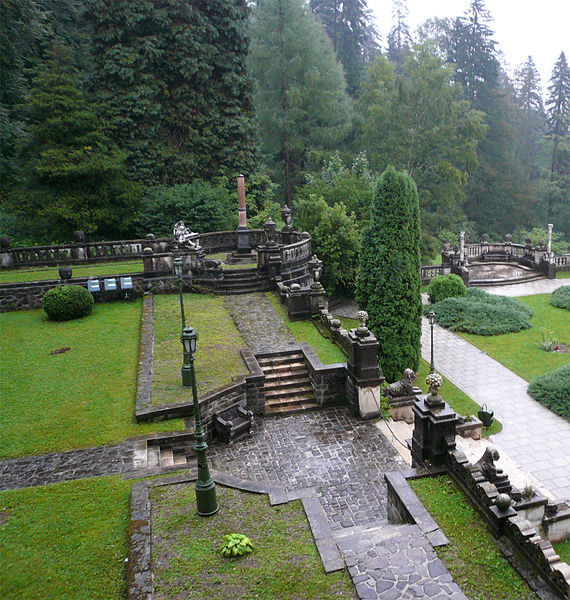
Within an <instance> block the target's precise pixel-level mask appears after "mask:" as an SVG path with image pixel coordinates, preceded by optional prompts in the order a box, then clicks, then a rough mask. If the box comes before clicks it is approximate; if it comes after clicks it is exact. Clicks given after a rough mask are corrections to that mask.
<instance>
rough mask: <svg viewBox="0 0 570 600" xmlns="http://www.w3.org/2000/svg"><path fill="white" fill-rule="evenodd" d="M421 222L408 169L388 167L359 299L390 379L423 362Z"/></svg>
mask: <svg viewBox="0 0 570 600" xmlns="http://www.w3.org/2000/svg"><path fill="white" fill-rule="evenodd" d="M419 245H420V220H419V206H418V192H417V189H416V185H415V183H414V181H413V179H412V178H411V177H410V176H409V175H408V174H407V173H406V172H405V171H404V172H397V171H396V169H394V167H388V168H387V169H386V171H384V173H383V174H382V175H381V177H380V178H379V180H378V182H377V183H376V189H375V195H374V203H373V205H372V209H371V218H370V224H369V225H368V227H367V228H366V229H365V230H364V232H363V234H362V239H361V245H360V267H359V272H358V280H357V295H356V297H357V300H358V303H359V306H360V308H361V309H363V310H366V311H367V312H368V314H369V316H370V321H369V323H368V326H369V328H370V329H371V331H372V332H373V333H374V335H375V336H376V338H377V339H378V348H379V349H378V359H379V363H380V366H381V368H382V371H383V372H384V375H385V376H386V378H387V379H388V381H396V380H397V379H398V378H399V376H400V374H401V373H402V372H403V371H404V369H406V368H411V369H413V370H414V371H415V370H416V369H417V366H418V362H419V359H420V335H421V298H420V253H419Z"/></svg>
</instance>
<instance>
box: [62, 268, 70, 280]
mask: <svg viewBox="0 0 570 600" xmlns="http://www.w3.org/2000/svg"><path fill="white" fill-rule="evenodd" d="M71 275H72V269H71V267H59V276H60V277H61V279H62V280H63V281H66V280H67V279H71Z"/></svg>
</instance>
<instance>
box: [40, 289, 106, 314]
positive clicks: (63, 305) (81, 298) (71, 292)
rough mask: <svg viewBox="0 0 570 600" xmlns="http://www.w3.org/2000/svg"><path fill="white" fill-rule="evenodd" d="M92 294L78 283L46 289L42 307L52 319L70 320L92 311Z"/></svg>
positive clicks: (93, 302)
mask: <svg viewBox="0 0 570 600" xmlns="http://www.w3.org/2000/svg"><path fill="white" fill-rule="evenodd" d="M94 304H95V301H94V300H93V295H92V294H91V292H89V291H88V290H87V289H85V288H84V287H81V286H80V285H65V286H60V287H56V288H52V289H51V290H48V291H47V292H46V293H45V294H44V296H43V298H42V307H43V309H44V310H45V311H46V314H47V316H48V317H49V318H50V319H51V320H52V321H71V320H72V319H80V318H81V317H86V316H87V315H90V314H91V313H92V312H93V306H94Z"/></svg>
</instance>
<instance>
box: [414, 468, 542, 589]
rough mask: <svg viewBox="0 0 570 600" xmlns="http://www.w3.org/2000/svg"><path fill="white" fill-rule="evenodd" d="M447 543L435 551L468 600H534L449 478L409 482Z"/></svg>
mask: <svg viewBox="0 0 570 600" xmlns="http://www.w3.org/2000/svg"><path fill="white" fill-rule="evenodd" d="M409 483H410V486H411V487H412V489H413V490H414V491H415V492H416V494H417V495H418V497H419V499H420V500H421V501H422V503H423V504H424V506H425V507H426V508H427V510H428V511H429V512H430V513H431V515H432V516H433V518H434V519H435V520H436V522H437V524H438V525H439V526H440V527H441V529H442V531H443V533H445V535H446V536H447V538H448V539H449V541H450V544H449V545H447V546H443V547H440V548H436V552H437V554H438V556H439V557H440V558H441V560H442V561H443V562H444V563H445V566H446V567H447V568H448V569H449V572H450V573H451V574H452V575H453V578H454V580H455V582H456V583H457V584H458V585H459V586H460V587H461V589H462V590H463V593H464V594H466V595H467V596H468V597H469V598H470V600H489V599H490V598H492V599H493V600H513V599H514V598H516V599H517V600H530V599H532V600H535V599H536V598H538V597H537V596H536V594H535V593H534V592H533V591H532V590H531V589H530V588H529V587H528V585H527V583H526V582H525V581H524V580H523V579H522V577H521V576H520V575H519V574H518V573H517V572H516V571H515V569H513V568H512V567H511V566H510V565H509V563H508V562H507V560H506V559H505V558H504V557H503V555H502V554H501V552H500V551H499V549H498V548H497V547H496V546H495V543H494V541H493V538H492V536H491V534H490V533H489V532H488V531H487V529H486V527H485V525H484V523H483V522H482V520H481V519H480V518H479V516H478V514H477V512H476V511H475V509H474V508H473V507H472V506H471V505H470V504H469V503H468V502H467V501H466V500H465V498H464V497H463V494H462V493H461V492H460V491H459V490H458V488H457V486H456V485H455V483H454V482H453V481H452V480H451V479H450V478H449V476H448V475H441V476H439V477H426V478H423V479H416V480H413V481H410V482H409Z"/></svg>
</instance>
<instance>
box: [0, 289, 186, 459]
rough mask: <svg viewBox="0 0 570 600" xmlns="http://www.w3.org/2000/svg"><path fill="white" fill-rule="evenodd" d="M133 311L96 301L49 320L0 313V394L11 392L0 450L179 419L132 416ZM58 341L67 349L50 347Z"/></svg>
mask: <svg viewBox="0 0 570 600" xmlns="http://www.w3.org/2000/svg"><path fill="white" fill-rule="evenodd" d="M140 317H141V303H140V301H137V302H135V303H131V302H112V303H111V302H109V303H104V304H103V303H102V304H96V305H95V309H94V311H93V314H92V315H91V316H90V317H89V318H88V319H77V320H74V321H65V322H54V321H49V320H48V319H47V318H46V316H45V314H44V312H43V311H42V310H25V311H18V312H9V313H0V332H1V335H0V355H1V356H2V377H1V378H0V397H2V398H10V399H11V400H10V402H9V403H4V404H3V406H2V420H1V421H0V457H2V458H14V457H17V456H24V455H30V454H48V453H51V452H63V451H66V450H74V449H77V448H92V447H94V446H103V445H105V444H115V443H118V442H122V441H123V440H124V439H125V438H127V437H132V436H135V435H145V434H149V433H153V432H157V431H173V430H176V429H179V428H181V427H183V421H182V420H174V421H165V422H163V423H150V424H145V425H137V424H135V423H134V421H133V406H134V400H135V396H136V390H137V372H138V355H139V341H140ZM31 332H33V335H32V334H31ZM64 347H68V348H71V350H69V351H68V352H64V353H61V354H55V355H50V352H51V351H53V350H57V349H60V348H64ZM30 373H33V374H34V376H33V377H31V376H30Z"/></svg>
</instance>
